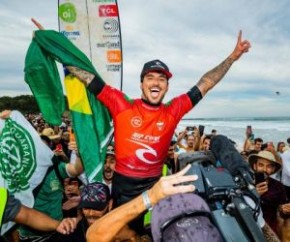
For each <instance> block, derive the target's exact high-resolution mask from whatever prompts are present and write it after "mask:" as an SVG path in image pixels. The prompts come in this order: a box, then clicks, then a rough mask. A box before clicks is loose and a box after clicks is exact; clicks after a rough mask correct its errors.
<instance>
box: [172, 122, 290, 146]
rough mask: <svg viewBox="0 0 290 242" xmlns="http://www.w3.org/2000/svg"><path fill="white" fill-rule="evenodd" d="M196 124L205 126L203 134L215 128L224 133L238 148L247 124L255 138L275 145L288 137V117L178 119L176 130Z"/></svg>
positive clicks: (243, 139) (244, 135)
mask: <svg viewBox="0 0 290 242" xmlns="http://www.w3.org/2000/svg"><path fill="white" fill-rule="evenodd" d="M198 125H204V126H205V132H204V133H205V134H210V133H211V130H212V129H216V130H217V134H223V135H226V136H227V137H229V138H230V139H232V140H233V141H235V142H236V144H237V148H238V149H239V150H241V149H242V147H243V144H244V141H245V138H246V134H245V132H246V127H247V126H248V125H251V126H252V130H253V133H254V137H255V138H257V137H260V138H262V139H263V140H264V142H268V141H272V142H273V143H274V145H275V146H277V143H278V142H279V141H284V142H286V140H287V138H289V137H290V117H263V118H259V117H252V118H205V119H190V120H189V119H186V120H182V121H180V123H179V125H178V126H177V131H182V130H184V129H185V127H186V126H198Z"/></svg>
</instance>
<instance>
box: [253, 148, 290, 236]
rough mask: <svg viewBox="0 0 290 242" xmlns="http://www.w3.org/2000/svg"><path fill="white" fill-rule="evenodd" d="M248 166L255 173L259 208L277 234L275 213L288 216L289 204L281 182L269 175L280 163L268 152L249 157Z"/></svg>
mask: <svg viewBox="0 0 290 242" xmlns="http://www.w3.org/2000/svg"><path fill="white" fill-rule="evenodd" d="M249 164H250V166H251V168H252V169H253V170H254V171H255V184H256V189H257V192H258V194H259V195H260V196H261V197H260V199H261V208H262V212H263V217H264V219H265V221H266V222H267V224H269V226H270V227H271V228H272V229H273V230H274V231H275V232H276V233H277V232H278V219H277V212H278V211H279V212H280V215H281V217H282V218H284V217H287V216H289V215H290V203H287V200H288V199H287V196H286V191H285V189H284V186H283V185H282V183H281V182H279V181H277V180H275V179H273V178H271V177H270V175H272V174H274V173H276V172H278V171H279V170H280V169H281V163H280V162H279V161H277V160H276V159H275V156H274V155H273V154H272V153H271V152H270V151H266V150H263V151H260V152H259V153H258V154H252V155H250V156H249Z"/></svg>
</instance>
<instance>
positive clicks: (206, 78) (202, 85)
mask: <svg viewBox="0 0 290 242" xmlns="http://www.w3.org/2000/svg"><path fill="white" fill-rule="evenodd" d="M233 62H234V60H233V59H231V58H229V57H228V58H227V59H225V60H224V61H223V62H222V63H221V64H219V65H218V66H217V67H215V68H214V69H212V70H210V71H208V72H207V73H205V74H204V75H203V76H202V77H201V79H200V80H199V82H198V83H197V86H198V87H199V89H200V90H203V94H205V93H206V92H207V91H208V90H210V89H211V88H213V87H214V86H215V85H216V84H217V83H218V82H219V81H220V80H221V79H222V78H223V77H224V75H225V74H226V73H227V72H228V70H229V69H230V67H231V65H232V64H233Z"/></svg>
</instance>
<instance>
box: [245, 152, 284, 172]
mask: <svg viewBox="0 0 290 242" xmlns="http://www.w3.org/2000/svg"><path fill="white" fill-rule="evenodd" d="M258 158H262V159H266V160H268V161H270V162H272V163H273V164H274V165H275V167H276V169H275V171H274V173H276V172H277V171H279V170H280V169H281V163H280V162H279V161H277V160H276V159H275V156H274V155H273V154H272V152H270V151H267V150H262V151H260V152H259V153H258V154H252V155H249V164H250V166H251V167H252V169H253V166H254V164H255V163H256V162H257V160H258Z"/></svg>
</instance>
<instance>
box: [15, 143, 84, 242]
mask: <svg viewBox="0 0 290 242" xmlns="http://www.w3.org/2000/svg"><path fill="white" fill-rule="evenodd" d="M44 142H45V141H44ZM69 148H70V149H71V150H77V147H76V143H75V142H71V143H70V145H69ZM52 160H53V166H51V168H49V170H48V172H47V174H46V176H45V178H44V180H43V182H42V183H41V184H40V185H39V186H38V187H37V188H36V189H35V192H34V195H35V203H34V207H33V208H34V209H36V210H38V211H41V212H43V213H45V214H47V215H48V216H50V217H51V218H53V219H56V220H61V219H62V217H63V214H62V200H63V190H64V189H63V179H65V178H68V177H76V176H78V175H80V174H81V173H82V171H83V166H82V163H81V160H80V157H77V159H76V161H75V163H64V162H62V161H59V160H58V159H57V158H56V157H53V159H52ZM19 234H20V236H19V237H20V241H23V242H29V241H37V240H41V241H51V238H52V237H53V238H54V240H55V242H56V241H57V239H59V240H60V241H65V240H66V239H67V240H68V239H69V238H65V237H63V236H62V235H59V234H54V233H42V232H40V231H36V230H31V229H30V228H27V227H24V226H21V227H20V229H19ZM71 242H72V241H71Z"/></svg>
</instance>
